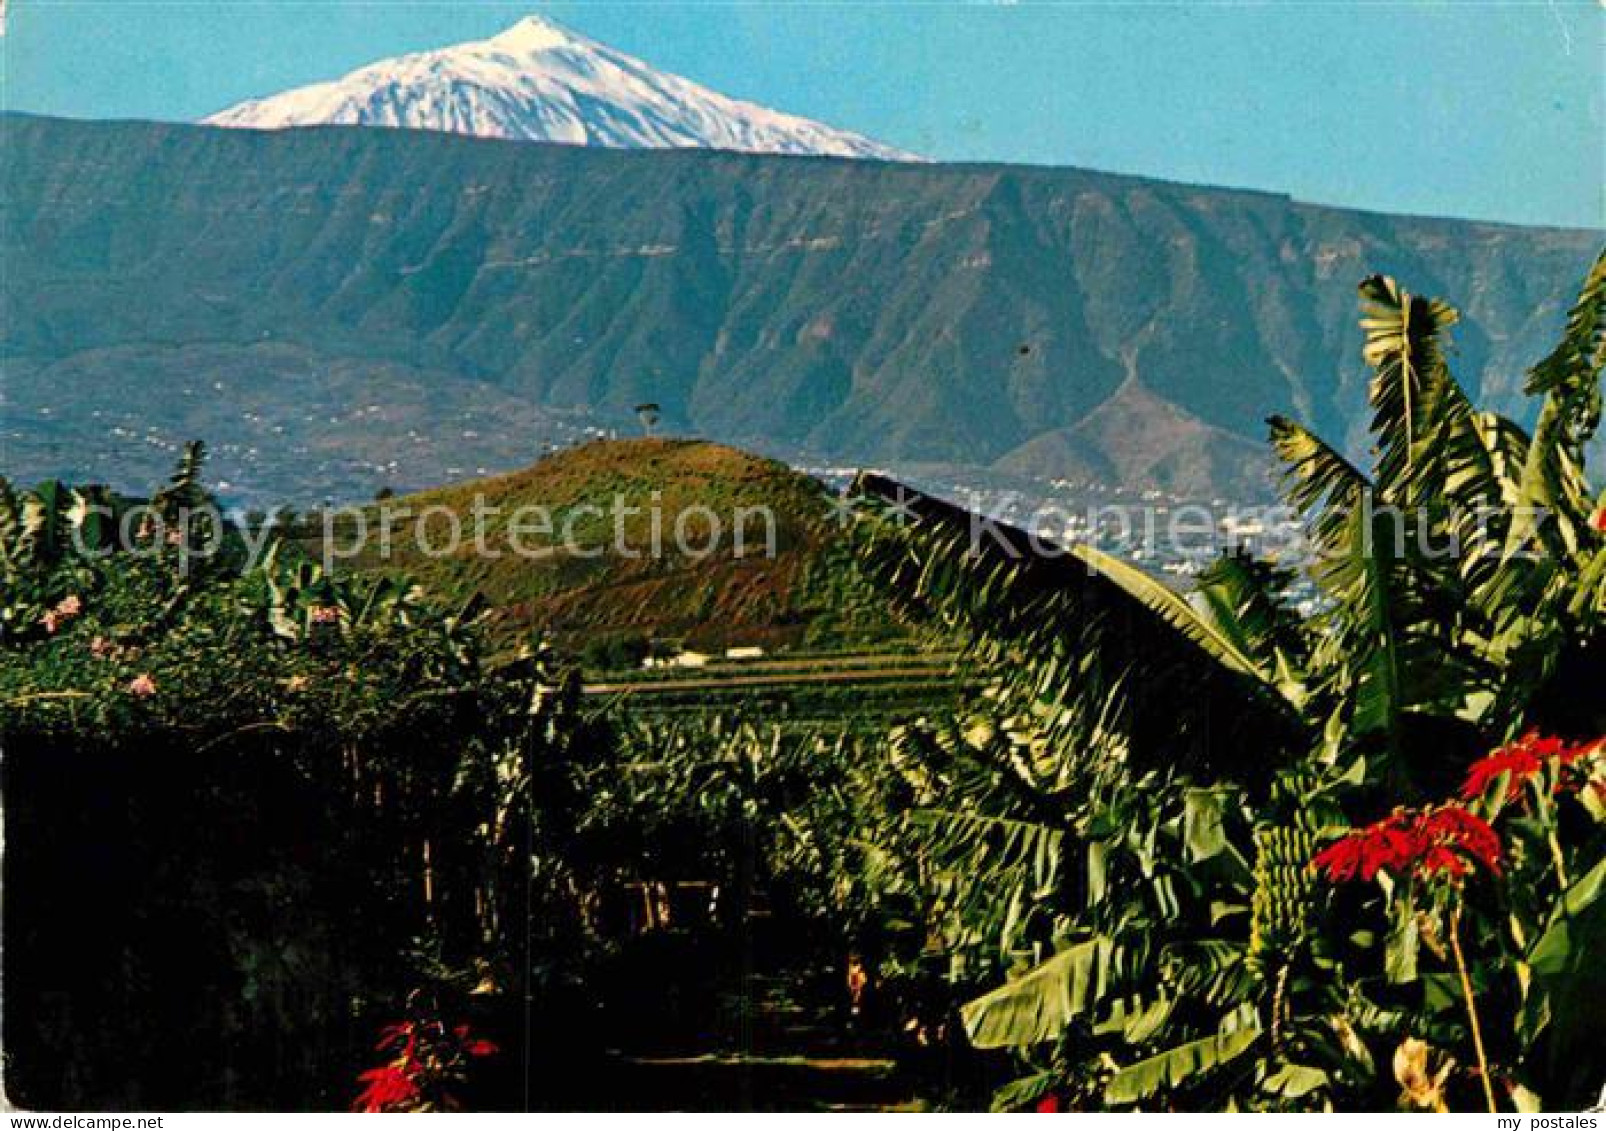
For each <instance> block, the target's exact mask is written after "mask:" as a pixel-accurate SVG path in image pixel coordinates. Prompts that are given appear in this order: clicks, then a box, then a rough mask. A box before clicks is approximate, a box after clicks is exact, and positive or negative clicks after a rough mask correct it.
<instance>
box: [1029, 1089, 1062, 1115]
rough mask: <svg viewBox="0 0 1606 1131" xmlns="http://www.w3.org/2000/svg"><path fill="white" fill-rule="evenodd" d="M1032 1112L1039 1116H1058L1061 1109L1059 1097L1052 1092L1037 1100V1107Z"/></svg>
mask: <svg viewBox="0 0 1606 1131" xmlns="http://www.w3.org/2000/svg"><path fill="white" fill-rule="evenodd" d="M1032 1110H1033V1111H1036V1112H1037V1113H1038V1114H1039V1115H1058V1114H1059V1113H1060V1111H1061V1110H1063V1109H1062V1108H1061V1107H1060V1098H1059V1096H1058V1095H1056V1094H1055V1093H1053V1092H1050V1093H1049V1094H1048V1095H1046V1096H1044V1097H1043V1098H1042V1099H1040V1100H1038V1101H1037V1106H1036V1107H1035V1108H1033V1109H1032Z"/></svg>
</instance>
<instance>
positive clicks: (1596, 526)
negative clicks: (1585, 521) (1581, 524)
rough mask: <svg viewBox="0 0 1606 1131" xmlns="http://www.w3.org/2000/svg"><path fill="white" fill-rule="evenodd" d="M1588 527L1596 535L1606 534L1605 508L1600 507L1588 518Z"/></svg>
mask: <svg viewBox="0 0 1606 1131" xmlns="http://www.w3.org/2000/svg"><path fill="white" fill-rule="evenodd" d="M1589 525H1590V528H1591V529H1593V530H1594V531H1595V532H1596V533H1599V534H1606V507H1601V508H1599V509H1598V510H1596V511H1595V513H1594V514H1592V515H1590V516H1589Z"/></svg>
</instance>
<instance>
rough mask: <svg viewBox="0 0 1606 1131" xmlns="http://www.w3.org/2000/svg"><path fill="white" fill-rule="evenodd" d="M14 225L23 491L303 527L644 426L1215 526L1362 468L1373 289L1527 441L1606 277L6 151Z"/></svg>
mask: <svg viewBox="0 0 1606 1131" xmlns="http://www.w3.org/2000/svg"><path fill="white" fill-rule="evenodd" d="M0 208H3V209H4V212H3V215H0V259H3V262H4V263H5V267H6V270H5V271H4V273H3V275H0V364H3V366H4V374H5V380H4V388H3V392H4V395H5V397H6V403H5V405H4V408H3V410H0V465H3V466H5V467H6V468H7V471H8V472H9V473H11V474H13V475H16V476H22V477H26V476H32V475H40V474H45V473H62V474H69V475H70V476H71V477H72V478H75V479H82V478H84V477H86V476H98V477H116V478H118V479H119V480H122V479H124V478H126V479H127V480H128V483H129V485H130V486H133V485H138V484H139V483H141V482H143V481H144V477H145V476H148V475H150V474H162V473H165V470H166V467H167V466H168V465H169V464H170V460H171V457H170V455H169V453H168V452H166V451H164V450H162V445H164V444H172V443H176V442H177V441H180V440H182V439H185V438H187V437H188V436H190V435H201V434H204V435H205V436H206V437H207V439H208V440H210V441H212V442H213V447H214V450H215V452H216V454H217V461H216V465H215V466H216V467H217V472H218V474H219V475H221V476H223V477H224V478H226V479H228V480H230V481H231V482H232V483H234V484H235V485H236V493H237V495H239V496H240V497H247V498H255V499H270V500H271V499H274V498H276V497H279V498H283V497H288V498H290V499H292V500H293V501H296V502H298V503H303V502H305V501H307V500H309V499H312V500H316V499H319V498H322V497H323V496H324V495H325V494H326V493H327V494H333V495H334V496H335V497H337V498H352V497H363V496H364V495H366V494H367V493H371V492H372V491H373V490H374V489H375V488H376V487H378V486H380V485H387V484H388V485H390V486H393V487H397V488H409V487H420V486H423V485H426V484H429V483H432V482H441V481H444V480H449V479H454V478H460V477H462V476H463V475H466V474H472V473H474V471H475V470H476V469H477V468H479V467H485V468H487V469H490V470H496V469H498V468H506V467H517V466H523V465H525V464H527V463H529V462H530V461H531V460H532V459H533V458H535V456H536V455H538V454H539V452H540V450H541V445H542V443H543V442H546V441H548V440H552V439H561V438H562V436H554V434H553V432H552V431H551V430H553V429H560V428H570V429H574V428H579V427H583V426H585V425H587V424H593V425H600V426H603V427H609V426H620V427H627V428H632V429H633V428H634V427H635V424H634V418H633V415H632V414H631V412H630V409H631V406H633V405H635V404H637V403H638V402H641V401H649V400H650V401H655V402H657V403H659V404H660V405H662V406H663V411H664V416H665V422H664V428H665V429H666V430H668V431H671V432H674V431H680V432H693V433H696V434H700V435H704V436H708V437H710V438H714V439H719V440H723V441H727V442H735V443H743V444H745V445H746V446H749V447H758V448H759V449H760V450H765V451H769V452H771V453H803V454H807V455H808V456H810V458H819V459H829V460H832V461H836V462H841V463H859V464H875V465H880V466H886V467H891V468H897V467H899V466H903V465H905V464H908V463H913V462H922V463H932V462H940V463H948V464H954V465H964V466H971V467H989V466H991V465H993V464H995V463H997V462H998V461H1004V462H1005V463H1006V464H1016V465H1022V466H1029V467H1030V469H1031V470H1032V471H1033V472H1034V473H1039V474H1045V473H1046V474H1052V473H1053V472H1054V469H1055V467H1056V466H1057V464H1058V461H1059V459H1060V458H1061V457H1059V456H1056V455H1055V454H1054V453H1053V452H1051V451H1050V452H1048V453H1047V454H1046V455H1045V454H1044V451H1043V449H1042V448H1041V447H1040V446H1034V445H1033V442H1034V441H1037V440H1039V439H1040V438H1042V437H1045V436H1057V437H1059V438H1060V440H1061V441H1063V442H1064V443H1065V444H1066V445H1068V446H1067V448H1066V451H1068V452H1069V451H1070V450H1071V449H1072V448H1074V450H1075V453H1077V458H1079V459H1082V460H1085V461H1087V462H1088V464H1089V466H1090V467H1093V468H1095V470H1096V473H1097V474H1099V475H1103V476H1110V475H1114V476H1119V477H1130V478H1129V480H1128V482H1127V484H1126V485H1127V486H1134V487H1142V486H1147V485H1150V484H1151V483H1152V484H1153V485H1156V486H1169V487H1171V488H1182V489H1186V491H1187V492H1199V493H1220V490H1219V489H1221V488H1225V487H1232V486H1234V483H1233V480H1234V479H1236V478H1238V473H1239V472H1240V471H1241V469H1242V467H1243V462H1244V461H1243V460H1242V458H1241V453H1242V452H1243V451H1245V450H1247V449H1246V448H1245V446H1244V445H1245V444H1253V445H1256V450H1259V442H1260V439H1261V437H1262V435H1263V424H1262V420H1263V418H1264V417H1265V415H1266V414H1267V413H1270V412H1289V413H1292V414H1294V415H1296V416H1298V417H1300V418H1302V419H1304V420H1306V421H1309V422H1312V423H1314V424H1315V425H1316V426H1317V427H1319V428H1320V429H1321V430H1322V431H1323V432H1324V433H1326V434H1330V435H1334V436H1338V437H1344V436H1346V435H1347V436H1350V437H1351V439H1352V440H1353V441H1355V442H1356V443H1359V442H1360V437H1361V431H1360V428H1359V421H1360V419H1361V417H1362V409H1363V403H1362V402H1363V396H1364V385H1363V382H1364V370H1363V367H1362V365H1361V364H1360V360H1359V348H1360V340H1361V339H1360V332H1359V330H1358V329H1357V327H1356V324H1355V294H1354V286H1355V283H1356V282H1357V281H1358V280H1359V279H1360V278H1362V277H1363V276H1364V275H1365V274H1367V273H1368V272H1371V271H1387V272H1390V273H1393V274H1396V275H1398V276H1399V277H1400V278H1401V279H1402V280H1404V281H1405V283H1406V284H1407V285H1408V286H1410V287H1412V288H1413V289H1416V290H1419V291H1424V292H1428V293H1432V294H1437V295H1443V296H1445V297H1447V298H1449V299H1451V300H1452V301H1454V302H1456V303H1457V304H1458V305H1460V306H1461V308H1462V310H1463V311H1464V313H1465V315H1466V318H1467V321H1466V323H1465V324H1464V325H1463V326H1462V327H1460V328H1459V329H1458V334H1457V339H1458V342H1459V346H1460V356H1459V358H1458V366H1459V369H1460V372H1461V373H1462V374H1463V376H1464V377H1465V379H1466V381H1467V383H1468V384H1469V386H1470V387H1471V389H1472V391H1473V392H1474V393H1475V394H1476V395H1478V396H1479V397H1481V398H1483V399H1484V400H1485V401H1486V403H1488V404H1489V405H1490V407H1492V408H1495V409H1499V410H1501V411H1508V412H1515V413H1516V414H1517V415H1524V414H1525V411H1526V410H1525V408H1524V404H1523V402H1524V398H1523V397H1522V396H1521V392H1520V387H1521V375H1522V372H1523V369H1524V367H1525V366H1527V365H1528V364H1529V363H1531V362H1532V361H1533V360H1534V359H1535V358H1537V357H1538V356H1540V355H1541V354H1542V353H1543V352H1544V351H1545V350H1547V349H1548V347H1549V346H1550V344H1551V342H1552V340H1553V337H1554V334H1555V333H1556V332H1557V330H1558V329H1559V327H1560V325H1561V323H1562V320H1563V315H1564V311H1565V309H1566V305H1567V303H1568V302H1569V300H1570V298H1571V297H1572V294H1573V292H1574V289H1575V287H1576V285H1577V281H1578V279H1579V278H1580V277H1581V276H1582V273H1583V271H1584V269H1585V267H1586V265H1587V263H1588V261H1589V259H1590V258H1591V256H1592V255H1593V253H1594V252H1595V250H1596V248H1597V245H1598V244H1599V242H1600V239H1601V236H1600V234H1599V233H1593V232H1578V231H1559V230H1542V229H1523V228H1514V227H1502V226H1498V225H1491V224H1477V223H1466V222H1459V221H1450V220H1425V219H1416V218H1405V217H1394V216H1384V215H1375V214H1365V213H1356V212H1346V211H1342V210H1338V209H1331V208H1322V207H1317V206H1314V205H1307V204H1301V203H1298V202H1295V201H1291V200H1289V199H1288V198H1286V197H1280V196H1274V195H1269V194H1263V193H1253V192H1242V191H1233V190H1225V189H1212V188H1197V187H1190V186H1183V185H1172V184H1165V183H1161V182H1155V181H1146V180H1141V179H1135V178H1130V177H1118V176H1111V175H1106V174H1099V173H1090V172H1084V171H1080V170H1075V169H1035V168H1019V167H1002V166H934V165H917V164H886V163H879V162H858V161H834V160H825V159H809V158H777V157H762V156H748V155H741V154H730V153H710V152H701V151H655V152H642V151H619V150H604V149H588V148H576V147H570V146H546V145H534V144H510V143H503V142H493V141H483V140H475V139H469V138H459V137H450V136H445V135H439V134H425V133H416V132H406V131H390V130H361V129H338V128H329V129H318V130H288V131H283V132H277V133H258V132H253V131H238V130H220V129H210V128H204V127H195V126H167V125H150V124H140V123H83V122H64V121H54V120H48V119H37V118H25V117H15V116H13V117H6V118H0ZM325 374H330V375H332V376H331V377H330V380H331V381H335V382H337V383H338V386H339V388H340V389H341V390H343V391H342V392H340V393H338V394H336V395H330V394H329V393H327V392H322V391H320V390H322V389H323V388H324V385H323V382H324V375H325ZM392 387H394V388H395V389H396V395H395V400H396V401H397V403H398V404H399V405H401V406H404V407H403V408H401V409H397V410H396V411H400V412H402V414H403V415H402V418H401V421H400V422H399V423H398V426H397V427H396V428H394V429H390V430H388V431H387V429H386V427H384V426H382V424H376V423H375V421H381V422H383V421H384V420H385V419H386V414H388V413H390V412H392V411H393V408H392V404H391V397H390V394H389V393H388V392H387V390H388V389H390V388H392ZM1123 390H1124V391H1123ZM1112 401H1113V404H1111V402H1112ZM1107 404H1110V405H1111V407H1110V408H1109V409H1108V410H1107V411H1103V412H1101V411H1100V410H1101V408H1102V407H1103V406H1106V405H1107ZM1133 404H1137V405H1138V408H1139V411H1132V410H1131V406H1132V405H1133ZM1145 404H1147V406H1148V407H1144V405H1145ZM242 405H248V406H249V408H248V409H247V410H245V411H243V412H242V411H241V410H240V407H239V406H242ZM1159 405H1163V406H1165V411H1164V413H1163V414H1161V413H1160V412H1159V411H1158V410H1157V408H1156V406H1159ZM1123 406H1126V407H1123ZM466 410H471V411H472V413H473V420H472V422H470V421H466V420H464V419H463V418H461V417H460V415H459V413H460V412H461V411H466ZM1162 424H1163V427H1164V429H1165V432H1166V434H1167V435H1168V436H1170V437H1172V438H1175V439H1176V440H1177V441H1178V442H1181V441H1183V440H1185V441H1186V443H1185V444H1184V445H1183V447H1184V448H1185V449H1190V450H1191V454H1190V453H1189V451H1183V452H1182V453H1181V454H1179V455H1178V457H1177V458H1176V459H1167V458H1165V457H1166V456H1167V455H1168V452H1166V451H1165V450H1162V449H1164V448H1165V447H1166V445H1165V444H1155V443H1154V437H1153V436H1152V435H1150V433H1151V432H1153V431H1154V429H1156V428H1159V427H1161V425H1162ZM113 425H115V426H116V427H117V428H121V429H122V430H123V433H122V435H121V436H118V435H113V434H110V433H111V427H112V426H113ZM384 437H389V438H388V439H383V438H384ZM1145 437H1146V438H1145ZM1140 440H1141V441H1142V443H1144V444H1147V445H1149V446H1148V447H1146V448H1143V449H1142V450H1143V451H1149V452H1151V455H1149V456H1143V457H1141V458H1139V455H1138V452H1139V449H1138V448H1137V447H1135V446H1134V445H1137V444H1139V442H1140ZM1167 443H1169V441H1167ZM335 453H338V457H337V456H336V454H335ZM1100 453H1103V455H1100ZM1122 453H1125V454H1122ZM1117 457H1119V458H1117ZM1064 458H1066V459H1067V460H1069V458H1070V457H1069V456H1068V455H1067V456H1066V457H1064ZM142 459H144V460H145V461H146V463H141V462H140V461H141V460H142ZM1101 461H1102V462H1101ZM147 465H148V466H147ZM1225 472H1231V473H1232V474H1231V475H1229V476H1227V478H1226V480H1225V481H1223V479H1222V478H1221V476H1222V474H1223V473H1225Z"/></svg>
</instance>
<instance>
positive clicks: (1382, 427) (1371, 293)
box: [1360, 275, 1460, 504]
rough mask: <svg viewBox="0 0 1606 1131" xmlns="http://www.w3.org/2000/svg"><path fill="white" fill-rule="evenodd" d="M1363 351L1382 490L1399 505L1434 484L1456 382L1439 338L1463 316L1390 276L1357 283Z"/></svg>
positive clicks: (1373, 277)
mask: <svg viewBox="0 0 1606 1131" xmlns="http://www.w3.org/2000/svg"><path fill="white" fill-rule="evenodd" d="M1360 294H1361V308H1362V311H1363V315H1362V318H1361V326H1362V328H1363V329H1364V330H1365V331H1366V344H1365V346H1364V347H1363V348H1362V351H1361V352H1362V356H1363V357H1364V358H1365V359H1366V363H1367V364H1368V365H1370V366H1371V367H1372V370H1373V376H1372V387H1371V401H1372V436H1373V438H1374V439H1375V440H1376V442H1377V445H1378V461H1377V483H1378V488H1379V491H1380V493H1381V494H1383V495H1384V497H1386V498H1388V499H1390V500H1391V501H1396V502H1400V503H1402V504H1404V503H1409V502H1411V501H1414V496H1416V495H1418V494H1421V493H1424V492H1425V491H1429V490H1431V489H1432V483H1431V479H1432V475H1431V472H1430V471H1429V470H1428V469H1429V468H1430V466H1431V465H1432V464H1433V462H1434V461H1433V460H1432V458H1431V453H1432V452H1433V451H1434V440H1435V438H1436V436H1435V433H1436V431H1437V428H1436V425H1437V423H1438V419H1439V413H1440V411H1441V409H1442V406H1443V401H1444V398H1445V395H1446V391H1447V387H1448V386H1449V385H1451V384H1452V383H1453V382H1452V381H1451V378H1450V375H1449V370H1448V368H1447V367H1446V365H1445V361H1444V344H1443V342H1442V341H1441V338H1442V336H1443V335H1444V334H1445V333H1446V332H1447V331H1448V329H1449V328H1450V327H1451V326H1453V325H1454V324H1455V323H1456V321H1457V320H1458V319H1459V318H1460V315H1458V314H1457V313H1456V311H1455V310H1454V309H1452V308H1451V307H1449V306H1448V305H1446V304H1445V303H1442V302H1440V301H1438V300H1437V299H1429V298H1423V297H1422V296H1420V295H1413V294H1411V293H1410V292H1409V291H1405V290H1402V289H1401V288H1400V286H1399V284H1398V283H1396V282H1395V281H1394V280H1393V279H1391V278H1389V277H1388V276H1386V275H1373V276H1372V277H1371V278H1369V279H1367V280H1366V281H1364V282H1363V283H1361V285H1360Z"/></svg>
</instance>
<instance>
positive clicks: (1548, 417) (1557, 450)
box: [1506, 252, 1606, 557]
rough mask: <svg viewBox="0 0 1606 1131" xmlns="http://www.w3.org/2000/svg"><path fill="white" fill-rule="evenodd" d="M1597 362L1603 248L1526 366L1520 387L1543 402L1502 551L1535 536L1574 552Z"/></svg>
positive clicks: (1603, 344) (1603, 353)
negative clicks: (1544, 346)
mask: <svg viewBox="0 0 1606 1131" xmlns="http://www.w3.org/2000/svg"><path fill="white" fill-rule="evenodd" d="M1603 365H1606V252H1603V253H1602V254H1601V256H1600V257H1599V258H1597V259H1596V260H1595V263H1594V266H1593V267H1592V268H1591V269H1590V272H1589V276H1588V278H1587V279H1585V281H1584V286H1583V290H1582V291H1581V293H1580V294H1579V296H1578V301H1577V303H1576V304H1575V305H1574V306H1573V308H1572V311H1571V313H1570V314H1569V315H1568V318H1567V328H1566V330H1565V332H1564V333H1563V334H1562V339H1561V342H1560V343H1559V344H1558V345H1557V346H1556V348H1555V349H1554V350H1552V351H1551V353H1550V355H1549V356H1548V357H1546V358H1545V359H1544V360H1543V361H1541V362H1540V363H1539V364H1538V365H1535V366H1534V367H1533V368H1532V369H1531V370H1529V372H1528V381H1527V384H1526V386H1525V389H1526V391H1527V392H1529V393H1530V394H1542V395H1543V396H1544V398H1545V402H1544V405H1543V407H1541V408H1540V410H1539V422H1538V424H1537V425H1535V427H1534V437H1533V442H1532V443H1531V444H1530V445H1529V447H1528V458H1527V462H1526V463H1525V464H1524V466H1523V471H1522V486H1521V492H1520V496H1519V499H1518V512H1517V515H1516V517H1515V518H1514V520H1513V522H1512V524H1511V530H1510V532H1509V534H1508V535H1507V539H1506V556H1507V557H1511V556H1513V555H1515V554H1518V553H1521V552H1523V551H1524V550H1525V549H1527V548H1531V547H1533V546H1534V545H1535V544H1536V543H1537V544H1538V547H1539V548H1540V549H1542V550H1543V551H1544V552H1548V553H1568V554H1570V553H1573V552H1576V550H1577V548H1578V545H1579V541H1580V537H1581V534H1582V528H1583V526H1584V525H1585V523H1586V522H1587V520H1588V517H1589V513H1590V503H1591V499H1590V495H1589V487H1588V483H1587V481H1586V480H1585V478H1584V466H1585V455H1584V445H1585V444H1586V443H1588V441H1589V440H1590V438H1591V437H1593V436H1594V434H1595V430H1596V428H1597V427H1599V425H1600V415H1601V386H1600V375H1601V369H1602V366H1603ZM1547 520H1548V521H1547Z"/></svg>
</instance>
